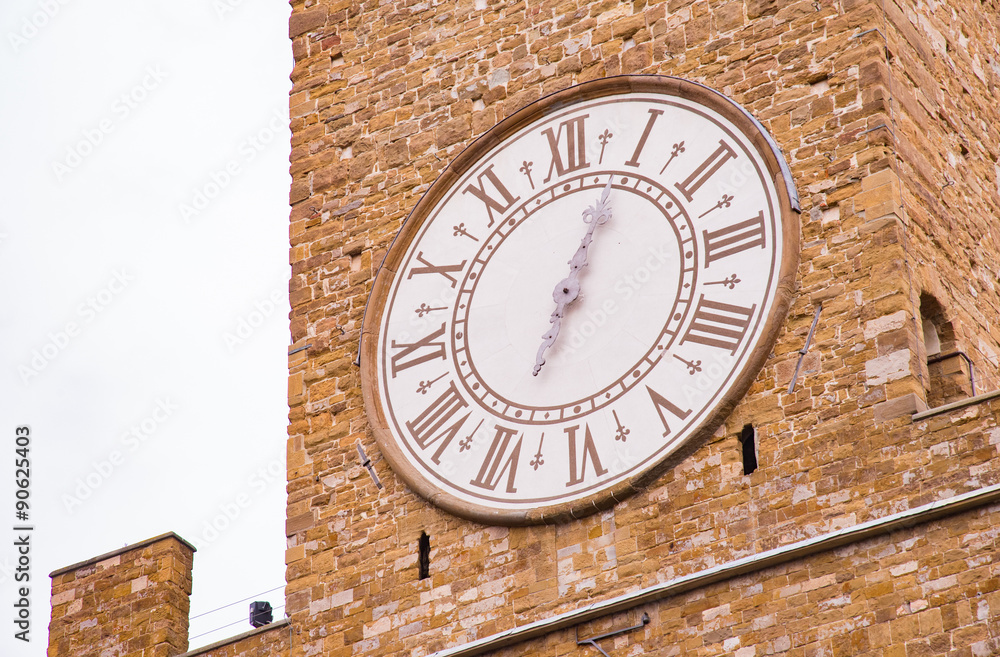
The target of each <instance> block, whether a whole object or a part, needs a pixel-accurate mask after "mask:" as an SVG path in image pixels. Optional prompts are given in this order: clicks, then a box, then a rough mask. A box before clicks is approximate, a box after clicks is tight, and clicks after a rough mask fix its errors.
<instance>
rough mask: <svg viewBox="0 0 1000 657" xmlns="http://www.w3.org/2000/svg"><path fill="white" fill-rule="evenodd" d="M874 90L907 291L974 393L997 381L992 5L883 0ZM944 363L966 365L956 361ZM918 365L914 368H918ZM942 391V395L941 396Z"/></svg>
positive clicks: (999, 244) (998, 64)
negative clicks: (890, 167)
mask: <svg viewBox="0 0 1000 657" xmlns="http://www.w3.org/2000/svg"><path fill="white" fill-rule="evenodd" d="M884 11H885V17H884V19H883V25H879V26H878V27H880V28H882V30H883V32H884V34H885V38H883V36H882V35H881V34H877V33H873V34H871V35H869V37H866V38H872V39H874V40H875V41H881V42H882V43H884V44H885V47H886V52H885V58H884V61H883V62H882V63H879V64H877V77H878V79H879V84H880V86H881V87H882V88H883V93H884V94H885V96H886V98H891V99H892V100H891V104H890V106H889V110H888V116H887V117H886V118H887V119H888V120H889V123H890V124H891V126H892V128H893V135H891V136H890V137H889V139H890V143H891V144H893V145H894V148H895V151H896V153H897V154H898V158H897V160H896V162H897V165H896V171H897V172H898V175H899V184H900V187H901V190H902V195H903V199H904V202H905V223H906V226H907V243H906V244H907V258H908V261H909V262H910V263H911V269H912V270H913V273H912V274H911V275H912V278H913V286H914V288H915V290H914V292H915V294H918V295H919V294H921V293H924V294H930V295H932V296H933V297H934V298H935V299H936V300H937V301H938V302H939V303H940V304H941V305H942V306H943V309H944V314H945V317H946V319H947V320H948V321H949V322H951V324H952V328H953V329H954V331H955V334H956V335H955V342H956V348H958V349H960V350H962V351H964V352H965V353H966V354H967V355H968V356H969V358H970V359H971V360H972V361H973V363H974V366H975V370H976V371H975V374H976V379H977V380H978V381H977V392H982V391H985V390H994V389H996V388H998V387H1000V377H998V372H1000V346H998V345H1000V328H998V327H1000V296H998V287H1000V259H998V257H997V252H998V250H1000V230H998V228H1000V164H998V159H1000V106H998V104H997V102H996V99H997V97H998V94H1000V20H998V18H997V17H998V16H1000V8H998V6H997V3H996V2H978V1H976V2H952V3H947V4H944V3H938V2H934V1H930V2H923V1H921V2H900V1H899V0H887V2H886V3H885V7H884ZM945 367H948V368H952V369H953V368H966V372H965V373H966V377H965V382H966V383H968V381H969V378H968V369H967V368H968V365H966V364H965V363H963V362H962V361H961V360H959V361H958V362H953V363H945ZM924 374H926V373H922V374H921V376H923V375H924ZM952 398H953V397H952Z"/></svg>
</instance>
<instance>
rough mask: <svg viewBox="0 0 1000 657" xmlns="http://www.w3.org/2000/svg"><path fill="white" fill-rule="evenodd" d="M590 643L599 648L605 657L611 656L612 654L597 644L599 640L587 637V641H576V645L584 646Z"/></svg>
mask: <svg viewBox="0 0 1000 657" xmlns="http://www.w3.org/2000/svg"><path fill="white" fill-rule="evenodd" d="M588 644H589V645H592V646H594V647H595V648H597V650H598V652H600V653H601V654H602V655H604V657H611V655H609V654H608V653H606V652H604V650H603V649H602V648H601V647H600V646H599V645H597V642H596V641H594V640H593V639H587V640H585V641H577V642H576V645H578V646H584V645H588Z"/></svg>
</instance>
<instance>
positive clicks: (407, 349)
mask: <svg viewBox="0 0 1000 657" xmlns="http://www.w3.org/2000/svg"><path fill="white" fill-rule="evenodd" d="M443 335H444V323H443V322H442V323H441V328H439V329H438V330H436V331H434V332H433V333H431V334H430V335H428V336H426V337H423V338H421V339H419V340H417V341H416V342H399V343H397V342H396V341H395V340H393V341H392V345H391V346H392V348H393V349H399V350H400V351H399V353H395V354H393V355H392V378H394V379H395V378H396V375H397V374H399V373H400V372H402V371H403V370H406V369H409V368H411V367H413V366H414V365H419V364H420V363H426V362H427V361H429V360H434V359H436V358H441V359H444V357H445V352H444V342H435V340H436V339H438V338H440V337H441V336H443Z"/></svg>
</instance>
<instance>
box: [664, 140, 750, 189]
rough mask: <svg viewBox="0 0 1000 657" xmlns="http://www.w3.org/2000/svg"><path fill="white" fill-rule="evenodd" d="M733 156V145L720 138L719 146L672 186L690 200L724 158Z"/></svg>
mask: <svg viewBox="0 0 1000 657" xmlns="http://www.w3.org/2000/svg"><path fill="white" fill-rule="evenodd" d="M734 157H736V151H734V150H733V147H732V146H730V145H729V144H727V143H726V142H725V140H723V139H720V140H719V147H718V148H717V149H715V152H714V153H712V154H711V155H709V156H708V158H707V159H706V160H705V161H704V162H702V163H701V164H699V165H698V168H697V169H695V170H694V171H692V172H691V175H690V176H688V177H687V179H685V180H684V182H679V183H674V187H676V188H677V189H679V190H680V191H681V194H683V195H684V198H686V199H687V200H688V201H689V202H690V201H692V200H694V195H695V193H696V192H697V191H698V190H699V189H701V186H702V185H704V184H705V182H706V181H707V180H708V179H709V178H711V177H712V174H714V173H715V172H716V171H718V170H719V167H721V166H722V165H723V164H725V163H726V160H729V159H730V158H734Z"/></svg>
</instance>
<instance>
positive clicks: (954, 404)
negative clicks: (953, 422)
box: [913, 390, 1000, 422]
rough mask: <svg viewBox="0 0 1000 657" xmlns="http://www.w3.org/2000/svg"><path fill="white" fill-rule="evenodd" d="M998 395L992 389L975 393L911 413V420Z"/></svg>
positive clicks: (997, 392)
mask: <svg viewBox="0 0 1000 657" xmlns="http://www.w3.org/2000/svg"><path fill="white" fill-rule="evenodd" d="M997 397H1000V390H993V391H992V392H984V393H983V394H981V395H976V396H975V397H969V398H968V399H961V400H959V401H957V402H952V403H950V404H945V405H944V406H935V407H934V408H928V409H927V410H926V411H921V412H920V413H914V414H913V421H914V422H917V421H919V420H923V419H924V418H928V417H931V416H934V415H941V414H942V413H947V412H948V411H954V410H956V409H959V408H965V407H966V406H974V405H975V404H979V403H982V402H984V401H989V400H990V399H996V398H997Z"/></svg>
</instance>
